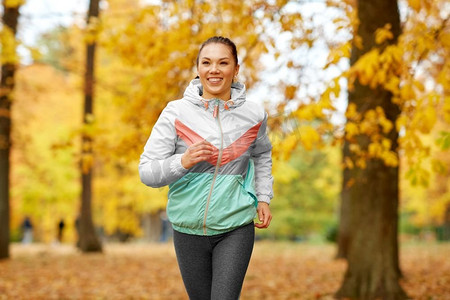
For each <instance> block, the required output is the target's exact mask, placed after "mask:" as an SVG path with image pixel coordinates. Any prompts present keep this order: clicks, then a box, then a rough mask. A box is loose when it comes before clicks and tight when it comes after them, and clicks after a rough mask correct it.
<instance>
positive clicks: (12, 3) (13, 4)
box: [4, 0, 25, 7]
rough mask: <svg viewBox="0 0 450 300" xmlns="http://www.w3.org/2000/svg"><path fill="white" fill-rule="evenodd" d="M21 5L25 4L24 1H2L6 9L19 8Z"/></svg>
mask: <svg viewBox="0 0 450 300" xmlns="http://www.w3.org/2000/svg"><path fill="white" fill-rule="evenodd" d="M23 4H25V0H4V5H5V6H6V7H19V6H21V5H23Z"/></svg>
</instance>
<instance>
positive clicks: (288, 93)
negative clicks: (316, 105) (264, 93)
mask: <svg viewBox="0 0 450 300" xmlns="http://www.w3.org/2000/svg"><path fill="white" fill-rule="evenodd" d="M296 92H297V86H295V85H288V86H286V88H285V89H284V97H285V98H286V99H287V100H292V99H294V98H295V93H296Z"/></svg>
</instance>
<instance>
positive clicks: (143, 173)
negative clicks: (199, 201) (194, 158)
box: [139, 103, 187, 187]
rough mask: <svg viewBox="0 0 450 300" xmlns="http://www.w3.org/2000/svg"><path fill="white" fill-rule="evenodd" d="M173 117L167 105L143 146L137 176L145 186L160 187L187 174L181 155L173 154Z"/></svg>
mask: <svg viewBox="0 0 450 300" xmlns="http://www.w3.org/2000/svg"><path fill="white" fill-rule="evenodd" d="M175 116H176V114H175V109H174V107H173V105H172V104H171V103H169V104H168V105H167V107H166V108H165V109H164V110H163V111H162V113H161V115H160V116H159V118H158V120H157V121H156V123H155V125H154V126H153V130H152V132H151V134H150V137H149V139H148V141H147V143H146V144H145V147H144V152H143V153H142V154H141V157H140V162H139V176H140V177H141V181H142V182H143V183H144V184H145V185H148V186H151V187H162V186H165V185H168V184H170V183H172V182H174V181H176V180H177V179H179V178H181V177H182V176H183V175H185V174H186V173H187V169H185V168H184V167H183V166H182V165H181V156H182V155H183V154H182V153H179V154H175V145H176V141H177V135H176V131H175V125H174V120H175Z"/></svg>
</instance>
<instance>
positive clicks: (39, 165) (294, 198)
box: [10, 0, 450, 243]
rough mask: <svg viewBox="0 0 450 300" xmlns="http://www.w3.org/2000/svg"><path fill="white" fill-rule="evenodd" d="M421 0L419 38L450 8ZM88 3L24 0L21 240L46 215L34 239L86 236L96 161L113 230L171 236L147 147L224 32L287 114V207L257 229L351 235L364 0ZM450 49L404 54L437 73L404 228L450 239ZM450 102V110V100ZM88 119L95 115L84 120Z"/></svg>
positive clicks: (402, 213) (18, 155)
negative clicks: (84, 213)
mask: <svg viewBox="0 0 450 300" xmlns="http://www.w3.org/2000/svg"><path fill="white" fill-rule="evenodd" d="M415 2H417V1H399V7H400V15H401V21H402V23H403V24H404V28H405V29H404V33H403V34H404V36H405V40H404V41H402V42H403V43H408V39H409V43H411V40H412V39H413V38H414V34H416V35H417V32H416V31H414V30H413V28H412V27H413V26H412V25H411V24H416V25H417V24H421V25H422V26H423V27H424V28H431V29H430V31H431V30H432V29H433V28H434V29H436V28H439V26H441V25H442V24H446V23H445V22H446V21H447V20H448V14H449V6H448V3H447V4H445V3H444V2H445V1H442V3H441V2H440V1H437V2H436V3H434V4H433V5H432V4H431V2H427V1H425V2H424V3H425V4H424V5H423V7H422V8H420V9H418V8H417V7H415V6H414V5H417V4H415ZM88 5H89V3H88V1H87V0H83V1H81V0H71V1H69V0H66V1H64V2H61V1H56V0H28V1H26V2H25V3H24V4H23V6H22V7H21V8H20V16H19V23H18V29H17V40H18V44H17V47H18V48H17V52H18V57H19V58H18V59H19V61H20V63H19V66H18V68H17V73H16V77H15V84H16V85H15V91H14V102H13V109H12V117H11V118H12V123H13V125H12V141H13V144H12V145H13V146H12V148H11V161H10V162H11V181H10V197H11V201H10V203H11V210H10V211H11V221H10V224H11V241H13V242H20V241H22V240H26V239H25V231H26V228H27V227H29V226H32V230H33V234H32V240H33V241H34V242H43V243H52V242H58V241H59V242H62V243H75V242H76V240H77V231H76V224H77V220H78V219H79V216H80V193H81V185H80V165H83V164H84V165H86V160H88V161H91V162H90V163H89V164H91V165H92V168H93V170H94V171H93V183H92V218H93V223H94V225H95V231H96V232H97V234H98V235H99V237H100V238H101V239H102V240H104V241H120V242H131V241H167V240H168V238H170V229H169V230H168V229H167V228H170V226H169V225H168V224H167V219H166V216H165V213H164V209H165V204H166V198H167V189H166V188H161V189H150V188H147V187H145V186H144V185H143V184H141V183H140V180H139V177H138V173H137V165H138V161H139V155H140V153H141V151H142V148H143V146H144V144H145V141H146V139H147V137H148V135H149V133H150V131H151V127H152V124H153V123H154V122H155V120H156V119H157V117H158V115H159V113H160V112H161V110H162V108H163V107H164V106H165V104H166V103H167V102H168V101H170V100H174V99H178V98H180V97H181V95H182V92H183V91H184V88H185V87H186V86H187V84H188V82H189V81H190V80H191V79H192V78H194V77H195V75H196V70H195V57H196V55H197V49H198V47H199V45H200V44H201V42H202V41H204V40H205V39H206V38H208V37H209V36H212V35H225V36H229V37H230V38H232V39H233V40H234V41H235V42H236V44H237V46H238V51H239V60H240V64H241V73H240V74H239V80H240V81H242V82H243V83H245V84H246V86H247V88H248V97H249V101H255V102H258V103H260V104H261V105H264V106H265V107H266V109H267V111H268V112H269V113H270V115H271V117H272V121H271V124H270V125H271V133H270V134H271V139H272V141H273V144H274V178H275V198H274V199H273V201H272V204H271V208H272V210H273V213H274V215H275V217H274V219H273V223H272V225H271V227H270V229H269V230H266V231H258V233H257V234H258V238H260V239H272V240H292V241H298V242H303V241H318V242H323V241H332V242H334V241H336V237H337V231H338V219H339V209H340V193H341V190H342V186H343V183H342V182H343V179H342V166H343V165H345V164H344V163H343V162H345V161H344V159H343V155H342V146H343V136H344V132H345V130H346V126H347V125H346V121H347V122H348V120H347V118H346V110H347V108H348V105H347V97H348V94H347V90H348V84H349V82H348V79H347V78H345V76H346V74H345V72H348V71H349V68H350V59H349V55H350V54H349V53H350V45H351V43H352V41H353V40H354V39H355V35H354V32H353V28H354V22H355V16H354V14H355V12H354V9H352V7H353V6H354V3H353V2H352V1H245V2H241V1H217V3H216V2H211V1H193V0H192V1H138V0H127V1H123V0H110V1H100V9H101V13H100V17H98V18H93V19H91V20H90V23H87V22H86V14H87V8H88ZM438 9H440V12H437V10H438ZM442 20H445V22H444V21H442ZM442 22H444V23H442ZM444 28H445V27H444ZM444 31H445V34H446V36H445V37H442V44H443V45H444V46H446V47H448V35H449V32H448V27H446V29H445V30H444ZM439 37H440V36H439ZM416 38H418V37H416ZM90 41H95V42H96V46H97V48H96V51H97V52H96V56H95V68H96V69H95V74H96V75H95V86H94V91H95V93H94V96H95V97H94V98H95V102H94V109H93V113H89V114H88V115H86V114H85V112H84V111H83V97H84V81H83V80H84V75H85V73H84V72H85V56H86V54H85V45H86V43H89V42H90ZM423 43H424V45H423V46H422V47H432V46H430V45H427V44H425V43H426V41H424V42H423ZM436 44H438V43H436ZM420 46H421V45H420V43H418V44H417V45H414V47H416V48H418V47H420ZM435 47H436V49H438V47H439V45H435ZM416 48H414V49H416ZM444 48H445V47H444ZM411 51H412V50H411ZM428 51H432V50H428ZM439 51H440V50H436V51H435V53H434V57H433V56H432V55H430V56H427V55H423V56H422V57H419V58H417V57H415V58H409V57H406V56H407V55H406V54H405V57H404V61H402V63H403V64H404V65H405V66H406V67H408V68H414V69H413V70H411V69H410V70H409V72H410V75H409V76H410V77H413V78H414V79H415V80H416V81H417V80H418V81H419V82H422V83H423V86H421V87H420V88H417V89H416V88H415V89H414V90H413V89H411V92H414V93H416V94H415V100H416V102H415V104H414V105H412V106H415V109H416V111H414V112H413V114H411V111H410V108H407V107H408V106H407V105H405V106H404V107H405V112H404V113H403V114H402V118H403V117H405V118H409V120H413V119H414V118H419V119H421V120H422V122H423V123H426V124H422V125H420V126H422V127H423V128H418V129H417V128H416V127H420V126H419V125H417V124H412V123H413V122H412V121H411V122H406V121H405V122H404V124H400V125H398V124H397V125H398V126H400V127H399V131H400V132H401V134H403V135H404V136H405V135H407V133H408V132H412V131H415V132H417V133H416V135H415V139H419V140H420V143H417V142H416V144H415V145H413V146H412V147H419V146H417V145H419V144H420V145H421V147H422V148H421V149H419V150H420V151H417V152H414V154H412V156H413V157H415V159H410V158H411V156H408V155H409V154H408V153H405V152H406V151H408V149H407V148H408V147H410V146H409V145H407V146H406V147H405V148H403V150H400V151H399V161H400V162H401V164H400V181H399V189H400V210H399V224H400V238H401V239H405V240H444V239H448V238H449V233H448V230H449V226H450V223H449V222H450V192H449V189H448V187H449V178H450V173H449V171H448V165H449V163H450V154H449V152H448V151H444V150H446V149H447V148H448V141H447V142H446V143H447V144H445V143H444V142H441V143H440V144H439V142H436V140H438V139H439V138H440V137H441V138H445V137H447V139H448V135H447V136H444V134H445V132H447V134H448V116H444V115H440V113H447V114H448V86H444V85H443V83H441V82H440V81H439V80H440V79H439V78H440V77H439V76H447V79H446V80H447V81H446V83H448V74H447V75H445V74H444V75H443V74H442V73H440V71H441V70H442V68H443V65H444V64H443V63H442V62H436V61H439V59H438V58H437V57H438V56H439V55H440V53H442V52H439ZM445 53H448V48H447V52H445ZM411 56H413V55H411ZM408 59H410V60H409V61H408ZM446 59H448V58H446ZM433 68H434V69H433ZM440 68H441V69H440ZM430 70H432V72H431V71H430ZM444 70H445V68H444ZM447 71H448V66H447ZM343 74H344V75H343ZM401 76H403V74H402V75H399V78H400V77H401ZM387 80H388V79H386V81H387ZM402 80H405V82H406V83H407V80H410V78H409V77H404V78H403V79H402ZM414 84H416V83H414ZM436 87H437V88H436ZM431 91H434V94H432V95H431ZM401 94H402V95H403V94H405V93H404V91H401ZM430 95H431V96H433V95H434V97H436V101H435V102H436V103H435V105H434V106H432V104H429V105H428V104H427V105H423V107H422V108H424V109H425V110H426V113H427V115H425V117H424V116H423V115H420V114H419V113H420V111H421V107H420V105H421V104H417V103H419V102H421V101H422V100H420V99H428V98H427V97H431V96H430ZM445 97H446V98H445ZM444 98H445V105H447V108H446V109H447V110H445V109H444V110H443V111H439V109H438V107H442V105H444ZM441 99H442V100H441ZM406 100H407V99H406ZM406 100H405V101H406ZM441 101H442V102H441ZM438 102H439V103H438ZM411 103H412V102H411ZM408 109H409V110H408ZM417 114H418V116H417ZM86 116H87V118H88V119H89V122H87V123H86V122H85V123H83V119H86ZM445 118H447V119H445ZM414 126H416V127H414ZM347 130H348V127H347ZM442 132H444V133H442ZM85 135H88V136H89V137H92V140H93V142H92V143H93V146H92V147H93V153H92V154H89V155H88V158H86V157H83V155H84V154H82V153H81V147H82V145H81V136H85ZM407 143H408V142H405V145H406V144H407ZM444 144H445V145H446V146H445V145H444ZM443 145H444V146H443ZM441 146H442V147H441ZM405 149H406V150H405ZM411 151H412V150H411ZM419 157H420V158H419ZM419 160H420V163H418V161H419ZM83 161H84V162H83ZM89 164H88V165H89ZM89 166H90V165H89ZM436 171H437V172H436ZM168 226H169V227H168ZM61 232H62V233H61Z"/></svg>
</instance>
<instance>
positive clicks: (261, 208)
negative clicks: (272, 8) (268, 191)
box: [255, 202, 272, 229]
mask: <svg viewBox="0 0 450 300" xmlns="http://www.w3.org/2000/svg"><path fill="white" fill-rule="evenodd" d="M256 211H257V213H258V219H259V222H261V223H255V227H256V228H260V229H262V228H267V227H269V225H270V221H271V220H272V214H271V213H270V208H269V204H268V203H266V202H258V207H257V208H256Z"/></svg>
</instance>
